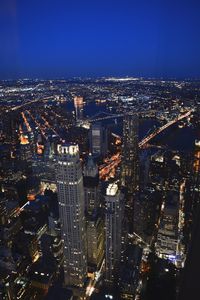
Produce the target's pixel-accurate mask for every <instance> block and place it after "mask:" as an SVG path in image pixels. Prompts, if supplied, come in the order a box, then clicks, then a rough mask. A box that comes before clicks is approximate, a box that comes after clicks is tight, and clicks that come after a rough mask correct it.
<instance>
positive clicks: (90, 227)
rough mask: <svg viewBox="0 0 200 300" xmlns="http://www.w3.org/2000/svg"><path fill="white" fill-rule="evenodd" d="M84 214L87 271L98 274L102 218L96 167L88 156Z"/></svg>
mask: <svg viewBox="0 0 200 300" xmlns="http://www.w3.org/2000/svg"><path fill="white" fill-rule="evenodd" d="M84 191H85V213H86V222H87V259H88V271H89V272H90V273H92V274H94V273H95V272H98V271H99V269H100V268H101V266H102V262H103V258H104V246H105V245H104V243H105V234H104V218H103V216H102V210H101V207H100V183H99V173H98V167H97V165H96V164H95V163H94V161H93V158H92V155H89V157H88V160H87V163H86V165H85V167H84Z"/></svg>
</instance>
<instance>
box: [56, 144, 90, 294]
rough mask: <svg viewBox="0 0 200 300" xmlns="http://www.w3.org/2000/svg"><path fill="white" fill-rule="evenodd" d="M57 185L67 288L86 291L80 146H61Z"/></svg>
mask: <svg viewBox="0 0 200 300" xmlns="http://www.w3.org/2000/svg"><path fill="white" fill-rule="evenodd" d="M56 181H57V190H58V201H59V214H60V221H61V226H62V227H61V233H62V239H63V242H64V272H65V284H66V285H69V286H75V287H83V286H84V281H85V278H86V276H87V254H86V229H85V216H84V189H83V177H82V168H81V163H80V158H79V147H78V145H72V144H66V145H59V146H58V160H57V170H56ZM80 299H81V298H80Z"/></svg>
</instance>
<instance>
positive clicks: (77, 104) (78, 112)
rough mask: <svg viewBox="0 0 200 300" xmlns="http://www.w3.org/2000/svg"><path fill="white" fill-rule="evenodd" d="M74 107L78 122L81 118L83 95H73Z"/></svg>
mask: <svg viewBox="0 0 200 300" xmlns="http://www.w3.org/2000/svg"><path fill="white" fill-rule="evenodd" d="M74 108H75V114H76V121H77V122H79V121H81V120H82V119H83V97H81V96H76V97H74Z"/></svg>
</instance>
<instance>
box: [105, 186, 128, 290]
mask: <svg viewBox="0 0 200 300" xmlns="http://www.w3.org/2000/svg"><path fill="white" fill-rule="evenodd" d="M105 204H106V217H105V233H106V256H105V263H106V283H107V284H108V285H112V283H113V282H114V279H115V275H116V272H117V270H118V267H119V263H120V260H121V249H122V223H123V212H124V209H123V208H124V195H123V194H122V193H121V192H120V190H119V189H118V185H117V184H116V183H113V184H109V186H108V188H107V190H106V197H105Z"/></svg>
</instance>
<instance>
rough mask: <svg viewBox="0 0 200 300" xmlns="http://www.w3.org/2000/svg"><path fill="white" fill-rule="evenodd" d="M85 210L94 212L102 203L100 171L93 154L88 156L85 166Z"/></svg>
mask: <svg viewBox="0 0 200 300" xmlns="http://www.w3.org/2000/svg"><path fill="white" fill-rule="evenodd" d="M83 181H84V190H85V210H86V211H87V212H88V213H90V214H91V213H92V212H93V210H94V209H95V210H97V209H98V208H99V205H100V188H99V171H98V167H97V165H96V164H95V163H94V160H93V158H92V155H91V154H90V155H89V156H88V159H87V162H86V164H85V166H84V178H83Z"/></svg>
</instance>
